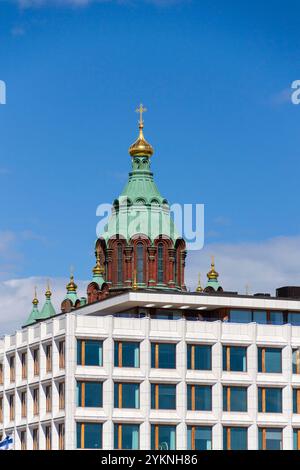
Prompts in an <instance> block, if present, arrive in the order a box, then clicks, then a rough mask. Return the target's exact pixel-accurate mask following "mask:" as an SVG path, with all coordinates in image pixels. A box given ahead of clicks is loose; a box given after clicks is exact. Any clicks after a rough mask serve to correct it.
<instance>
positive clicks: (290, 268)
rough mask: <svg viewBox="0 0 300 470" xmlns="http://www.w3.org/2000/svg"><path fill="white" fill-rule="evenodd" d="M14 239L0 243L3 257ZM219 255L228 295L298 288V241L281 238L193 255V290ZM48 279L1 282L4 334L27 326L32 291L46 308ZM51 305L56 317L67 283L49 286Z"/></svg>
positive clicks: (82, 286)
mask: <svg viewBox="0 0 300 470" xmlns="http://www.w3.org/2000/svg"><path fill="white" fill-rule="evenodd" d="M10 237H11V235H10V234H9V233H8V234H7V238H6V239H5V237H4V236H3V235H2V237H0V254H1V250H3V249H5V246H7V245H6V244H7V243H8V245H9V244H10V240H11V238H10ZM212 254H214V255H215V262H216V269H217V271H218V272H219V274H220V276H219V280H220V283H221V285H222V286H223V288H224V289H225V290H232V291H239V293H245V286H246V285H247V284H248V285H249V292H250V293H256V292H269V293H271V294H274V293H275V289H276V287H280V286H283V285H300V236H297V237H296V236H295V237H277V238H272V239H270V240H266V241H262V242H248V243H237V244H226V243H223V244H222V243H215V244H209V245H207V246H206V247H205V248H204V249H203V250H201V251H194V252H190V253H189V255H188V259H187V268H186V282H187V285H188V286H189V287H190V288H191V290H194V289H195V287H196V285H197V279H198V272H201V273H202V283H203V284H205V282H206V273H207V271H208V270H209V267H210V256H211V255H212ZM46 282H47V278H46V277H30V278H26V279H10V280H6V281H2V282H0V298H1V306H0V334H4V333H11V332H13V331H14V330H15V329H17V328H20V327H21V326H22V324H23V323H24V322H25V321H26V319H27V316H28V315H29V313H30V311H31V307H32V304H31V302H32V298H33V293H34V286H37V289H38V297H39V300H40V306H42V305H43V302H44V292H45V286H46ZM50 282H51V290H52V292H53V295H52V300H53V304H54V306H55V308H56V311H57V312H59V311H60V304H61V301H62V300H63V298H64V296H65V293H66V288H65V286H66V283H67V279H61V278H55V279H52V280H51V281H50ZM76 283H77V284H78V291H77V292H78V295H79V296H85V295H86V287H87V284H88V281H77V280H76Z"/></svg>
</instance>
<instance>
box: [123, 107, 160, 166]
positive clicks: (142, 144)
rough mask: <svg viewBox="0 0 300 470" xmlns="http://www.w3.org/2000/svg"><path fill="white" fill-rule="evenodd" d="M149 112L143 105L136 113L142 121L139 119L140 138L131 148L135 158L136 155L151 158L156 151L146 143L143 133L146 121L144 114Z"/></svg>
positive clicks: (131, 153)
mask: <svg viewBox="0 0 300 470" xmlns="http://www.w3.org/2000/svg"><path fill="white" fill-rule="evenodd" d="M146 111H147V109H146V108H144V106H143V105H142V104H140V106H139V107H138V108H137V109H136V112H137V113H139V115H140V119H139V130H140V133H139V137H138V139H137V140H136V141H135V142H134V144H132V145H131V146H130V147H129V154H130V155H131V156H132V157H134V156H136V155H145V156H148V157H151V155H153V153H154V150H153V147H152V146H151V145H150V144H149V143H148V142H147V141H146V139H145V137H144V133H143V129H144V120H143V113H145V112H146Z"/></svg>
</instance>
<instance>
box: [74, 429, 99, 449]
mask: <svg viewBox="0 0 300 470" xmlns="http://www.w3.org/2000/svg"><path fill="white" fill-rule="evenodd" d="M101 448H102V424H100V423H77V449H101Z"/></svg>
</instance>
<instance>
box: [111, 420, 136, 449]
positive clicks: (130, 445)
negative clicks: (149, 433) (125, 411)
mask: <svg viewBox="0 0 300 470" xmlns="http://www.w3.org/2000/svg"><path fill="white" fill-rule="evenodd" d="M119 428H121V433H120V435H121V436H122V442H121V446H120V448H121V449H123V450H137V449H139V428H140V427H139V425H137V424H115V426H114V448H115V449H118V448H119Z"/></svg>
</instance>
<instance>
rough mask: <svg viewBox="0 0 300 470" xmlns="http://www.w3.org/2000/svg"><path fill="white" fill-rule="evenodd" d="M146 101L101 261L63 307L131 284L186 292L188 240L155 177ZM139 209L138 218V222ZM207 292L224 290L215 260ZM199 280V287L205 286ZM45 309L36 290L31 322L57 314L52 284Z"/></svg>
mask: <svg viewBox="0 0 300 470" xmlns="http://www.w3.org/2000/svg"><path fill="white" fill-rule="evenodd" d="M145 111H146V108H144V107H143V105H142V104H141V105H140V107H139V108H138V109H137V112H139V114H140V119H139V136H138V138H137V140H136V141H135V142H134V143H133V144H132V145H131V146H130V147H129V155H130V156H131V165H132V170H131V172H130V173H129V178H128V182H127V184H126V186H125V188H124V189H123V191H122V193H121V194H120V196H119V197H118V198H117V199H115V200H114V202H113V205H112V214H111V217H110V220H109V222H108V224H107V225H106V227H105V229H104V233H103V234H102V235H101V236H100V237H99V238H98V240H97V241H96V244H95V257H96V265H95V267H94V268H93V277H92V280H91V282H90V284H89V285H88V288H87V295H86V297H78V295H77V285H76V284H75V281H74V276H73V275H71V278H70V282H69V283H68V284H67V286H66V289H67V294H66V297H65V299H64V300H63V301H62V304H61V311H62V312H70V311H71V310H74V309H77V308H78V307H82V306H84V305H86V304H91V303H93V302H97V301H100V300H103V299H105V298H107V297H109V296H112V295H116V294H118V293H121V292H124V291H126V290H128V289H133V290H136V289H146V290H147V289H150V291H153V292H154V291H156V292H160V291H161V292H163V291H164V292H166V291H169V292H172V291H176V292H180V291H182V292H185V291H186V286H185V282H184V270H185V258H186V246H185V241H184V239H183V238H181V237H180V236H179V235H178V234H177V231H176V227H175V226H174V222H173V219H172V217H171V214H170V208H169V203H168V200H167V199H166V198H165V197H163V196H162V195H161V194H160V192H159V190H158V188H157V186H156V184H155V181H154V178H153V173H152V171H151V157H152V155H153V153H154V150H153V147H152V146H151V144H149V143H148V142H147V140H146V139H145V137H144V133H143V129H144V121H143V113H144V112H145ZM137 215H138V223H136V224H134V221H135V218H137ZM207 278H208V282H207V285H206V287H205V289H204V292H210V291H211V292H214V291H216V292H222V291H223V289H222V287H221V286H220V285H219V283H218V273H217V272H216V270H215V266H214V260H212V264H211V270H210V271H209V272H208V274H207ZM202 291H203V289H202V287H201V285H200V279H199V284H198V286H197V289H196V292H202ZM45 297H46V300H45V303H44V306H43V308H42V310H41V311H39V308H38V303H39V302H38V299H37V297H36V295H35V297H34V299H33V308H32V311H31V313H30V315H29V317H28V320H27V322H26V323H25V326H28V325H31V324H33V323H34V322H36V321H40V320H45V319H47V318H51V317H52V316H53V315H55V314H56V312H55V310H54V307H53V305H52V303H51V291H50V289H49V286H48V288H47V290H46V293H45Z"/></svg>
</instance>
